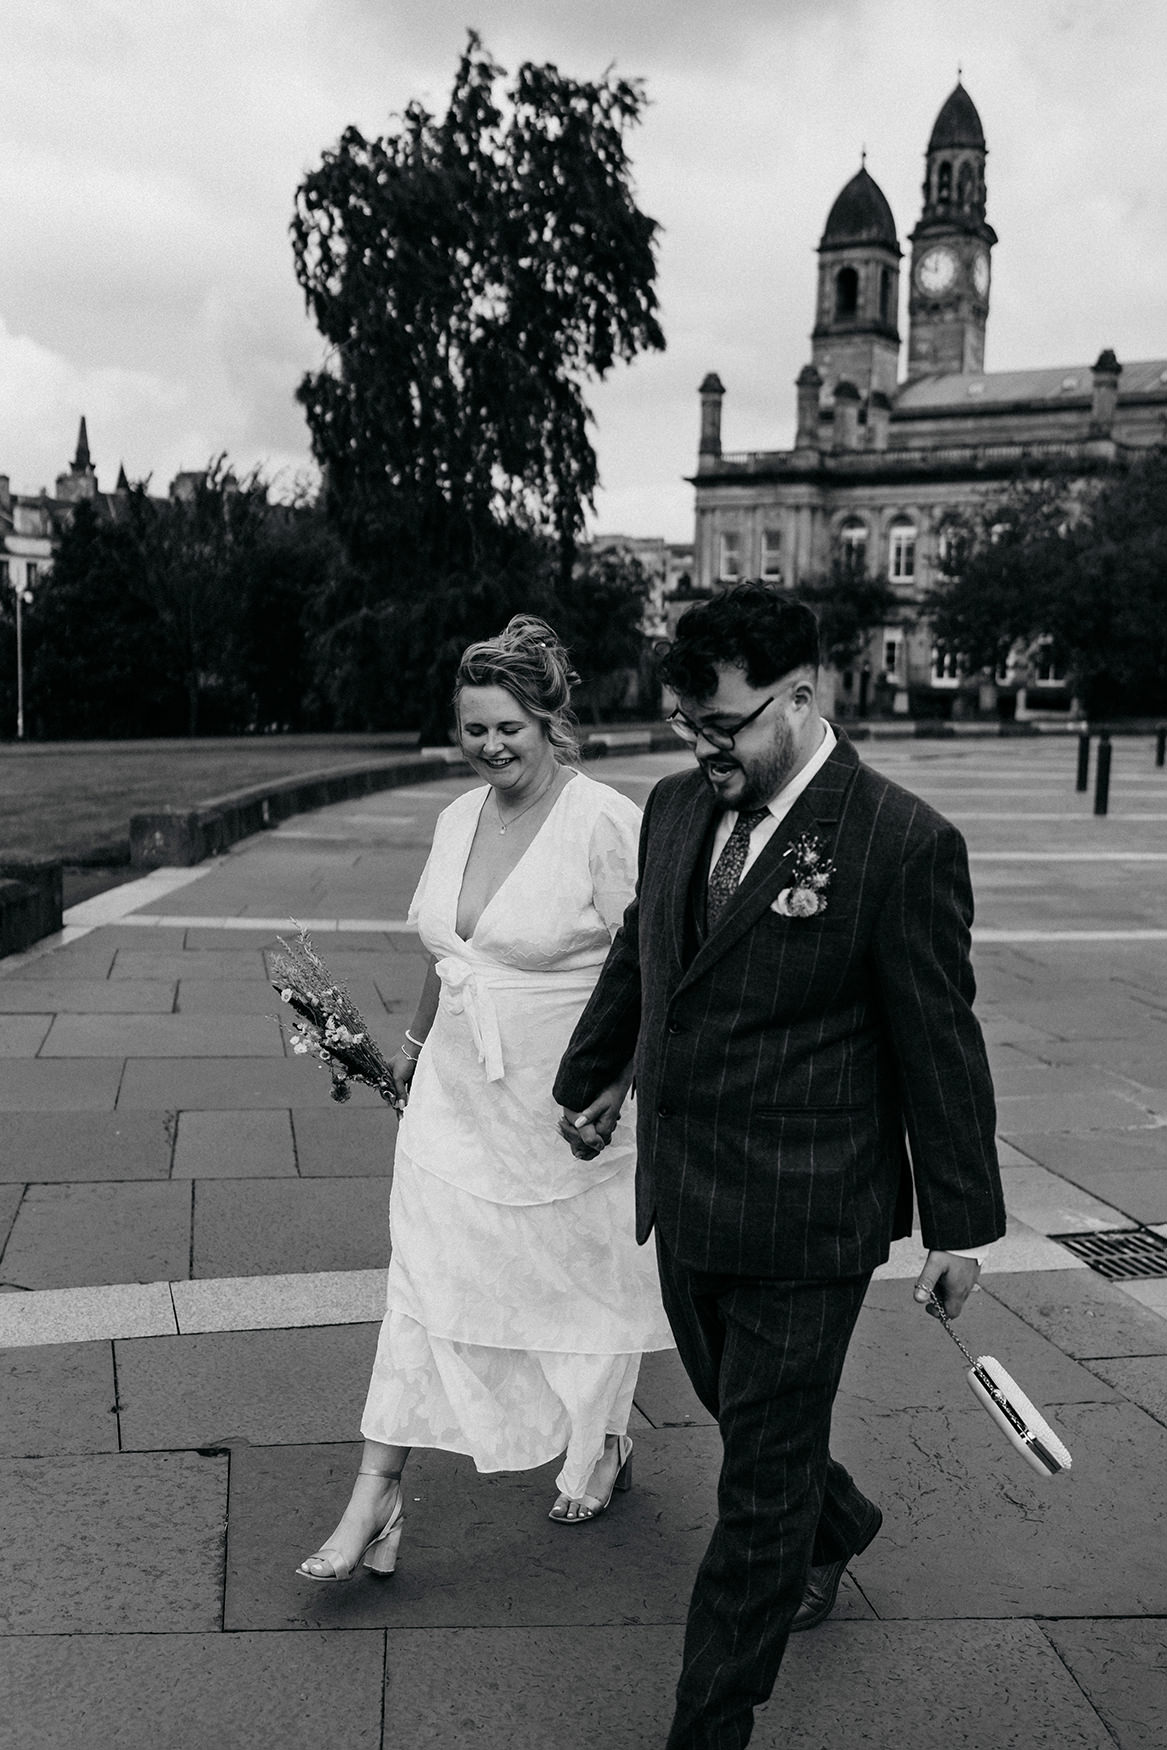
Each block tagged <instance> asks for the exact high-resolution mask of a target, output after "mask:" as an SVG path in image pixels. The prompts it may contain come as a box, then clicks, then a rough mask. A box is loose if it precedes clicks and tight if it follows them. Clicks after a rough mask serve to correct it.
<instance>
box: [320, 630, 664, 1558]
mask: <svg viewBox="0 0 1167 1750" xmlns="http://www.w3.org/2000/svg"><path fill="white" fill-rule="evenodd" d="M574 679H575V676H573V675H572V673H571V670H570V667H569V664H568V660H567V652H566V651H565V650H564V648H563V646H562V645H561V644H560V642H559V640H558V638H557V637H556V635H555V633H554V632H553V631H552V630H551V628H550V627H549V626H547V625H546V624H544V622H543V621H542V620H537V619H534V618H532V617H530V616H527V615H517V616H516V617H515V618H514V619H512V620H511V621H510V623H509V625H508V626H507V627H506V630H505V631H504V632H503V633H501V635H500V636H499V637H497V638H493V639H490V640H488V641H486V642H484V643H479V644H472V645H471V646H470V647H469V648H468V649H467V650H466V651H465V652H464V654H463V656H462V660H461V663H460V665H459V669H458V676H457V681H456V684H455V691H454V705H455V710H456V712H457V720H458V735H459V740H460V742H461V746H462V749H463V752H464V753H465V755H466V758H467V759H468V761H469V762H470V764H471V766H472V767H473V769H474V771H475V772H476V773H477V774H478V775H479V776H480V777H481V778H483V779H485V786H484V787H480V788H478V789H474V790H470V791H468V792H467V793H466V794H465V795H462V796H459V797H458V798H457V799H456V800H455V801H454V802H452V803H451V804H450V806H449V807H448V808H446V809H445V810H444V811H443V813H442V814H441V815H440V817H439V819H438V823H437V827H436V829H435V832H434V840H433V845H432V847H431V850H430V856H429V860H428V862H427V863H426V866H425V869H424V871H423V873H422V877H421V881H420V883H419V885H418V888H417V892H416V894H415V895H414V898H413V904H412V906H411V908H410V914H409V915H410V920H411V921H413V922H416V924H417V927H418V931H419V933H420V935H421V939H422V942H423V944H424V945H425V947H426V948H427V949H428V950H429V952H430V954H431V956H432V957H433V958H432V960H431V964H430V967H429V970H428V972H427V974H426V979H425V984H424V986H423V989H422V993H421V997H420V999H419V1002H418V1005H417V1009H416V1011H415V1013H414V1016H413V1019H412V1021H411V1023H410V1025H409V1027H408V1028H407V1030H406V1034H405V1037H404V1039H403V1040H402V1042H401V1047H400V1050H399V1052H398V1054H397V1056H396V1057H394V1058H393V1060H392V1067H393V1073H394V1076H395V1078H396V1080H397V1083H398V1085H399V1086H400V1087H401V1088H402V1089H407V1090H408V1101H409V1103H408V1108H407V1110H406V1112H405V1115H404V1117H403V1120H402V1124H401V1130H400V1134H399V1136H398V1141H397V1156H396V1162H395V1166H394V1176H393V1189H392V1194H391V1198H390V1205H389V1224H390V1237H391V1242H392V1252H391V1261H390V1265H389V1276H388V1289H387V1301H388V1310H387V1312H386V1314H385V1318H384V1322H383V1324H382V1326H381V1335H380V1339H379V1342H378V1346H377V1356H376V1360H375V1362H374V1364H373V1374H372V1379H371V1381H370V1384H369V1393H368V1399H367V1401H366V1404H365V1412H364V1416H363V1417H362V1420H361V1432H362V1434H363V1435H364V1437H365V1445H364V1452H363V1454H362V1458H361V1465H360V1469H359V1471H358V1473H357V1477H356V1482H355V1485H354V1487H353V1492H352V1496H351V1498H350V1500H349V1503H348V1505H347V1506H346V1508H345V1510H344V1513H343V1515H342V1517H341V1520H340V1523H339V1525H338V1526H337V1527H336V1529H335V1531H333V1532H332V1534H331V1536H330V1537H329V1538H328V1539H327V1540H326V1542H325V1543H324V1545H323V1546H322V1547H321V1549H320V1550H318V1551H317V1553H316V1554H315V1555H312V1556H309V1557H307V1558H306V1560H305V1561H304V1562H302V1563H301V1565H300V1567H299V1568H298V1569H297V1572H298V1573H299V1574H301V1575H302V1576H303V1577H304V1578H305V1579H309V1580H347V1579H349V1578H350V1577H351V1575H352V1573H353V1570H354V1569H355V1568H356V1566H357V1564H358V1563H359V1562H360V1561H361V1560H362V1557H363V1560H364V1565H365V1567H366V1568H369V1569H371V1570H372V1571H374V1572H377V1573H391V1572H392V1571H393V1567H394V1564H395V1562H396V1558H397V1548H398V1545H399V1543H400V1540H401V1528H402V1524H403V1516H402V1507H401V1473H402V1468H403V1466H404V1464H405V1462H406V1459H407V1458H408V1456H409V1452H410V1449H411V1448H412V1447H414V1446H428V1447H436V1448H440V1449H442V1450H444V1451H447V1452H461V1453H466V1454H468V1455H469V1456H470V1457H471V1458H473V1460H474V1462H475V1464H476V1465H477V1467H478V1469H479V1470H480V1471H497V1470H527V1469H532V1468H534V1467H535V1466H537V1465H542V1464H545V1463H547V1462H548V1460H550V1459H552V1458H555V1457H557V1456H558V1455H560V1454H563V1455H564V1456H563V1466H562V1469H561V1470H560V1473H559V1475H558V1477H557V1478H556V1487H557V1488H558V1490H559V1493H558V1496H557V1498H556V1500H555V1503H554V1505H553V1506H552V1508H551V1512H550V1517H551V1518H552V1519H553V1520H554V1521H556V1522H557V1523H558V1524H560V1525H566V1526H578V1525H580V1524H582V1523H584V1522H586V1521H587V1520H590V1519H594V1518H596V1517H597V1516H598V1515H599V1514H601V1513H603V1512H604V1511H605V1509H606V1508H607V1506H608V1504H609V1502H610V1501H611V1499H612V1495H613V1492H614V1490H615V1489H617V1488H621V1487H627V1486H628V1485H629V1482H630V1460H631V1451H632V1442H631V1440H630V1439H629V1438H628V1434H627V1428H628V1418H629V1414H630V1411H631V1408H632V1395H633V1391H634V1390H635V1386H636V1378H637V1372H638V1370H639V1366H640V1357H641V1353H642V1352H643V1351H645V1350H650V1349H665V1348H671V1347H672V1338H671V1336H670V1334H669V1328H668V1324H667V1322H666V1320H665V1315H664V1311H663V1308H662V1306H661V1302H660V1291H659V1287H658V1284H657V1276H656V1264H655V1260H654V1258H653V1255H652V1251H651V1248H649V1249H642V1248H640V1247H638V1246H637V1245H636V1243H635V1239H634V1221H633V1174H634V1165H635V1162H634V1154H633V1140H632V1137H633V1131H632V1126H631V1124H630V1123H629V1122H628V1121H627V1120H625V1119H622V1120H621V1121H620V1123H619V1125H618V1126H617V1128H616V1130H615V1132H614V1134H613V1135H612V1137H611V1140H610V1142H609V1143H608V1144H607V1145H606V1147H605V1148H604V1151H603V1153H602V1154H599V1153H598V1152H597V1155H596V1156H595V1157H593V1158H592V1159H590V1160H576V1159H573V1158H567V1159H566V1160H565V1158H564V1151H563V1145H562V1142H561V1141H560V1139H559V1136H558V1133H557V1128H556V1126H557V1120H558V1117H559V1109H558V1107H557V1106H556V1105H555V1103H554V1101H553V1099H552V1097H551V1087H552V1083H553V1082H554V1079H555V1070H556V1067H557V1065H558V1063H559V1059H560V1057H561V1056H562V1053H563V1051H564V1048H565V1047H566V1044H567V1041H568V1039H569V1037H570V1035H571V1032H572V1029H573V1027H574V1025H575V1022H576V1020H577V1019H578V1017H579V1014H580V1012H581V1010H582V1009H583V1006H584V1003H585V1002H586V1001H587V998H588V996H589V994H590V992H591V990H592V987H593V985H594V984H595V982H596V979H597V977H598V975H599V971H600V967H601V966H602V965H603V962H604V960H605V958H606V956H607V952H608V948H609V946H610V943H611V939H612V937H613V936H614V935H615V933H616V931H617V929H618V928H619V926H620V920H621V918H622V916H623V913H624V909H625V907H626V905H627V904H628V902H629V901H630V900H631V898H632V895H633V889H634V887H635V881H636V853H637V840H638V836H639V827H640V813H639V810H638V809H637V808H636V806H635V804H634V803H632V802H630V801H628V800H627V798H626V797H624V796H621V795H620V794H619V792H617V791H615V790H613V789H611V788H609V786H608V785H606V784H600V783H597V782H596V781H595V780H594V779H592V778H589V777H587V776H586V775H585V774H584V773H583V772H582V771H580V770H579V769H578V767H577V765H576V760H577V758H578V754H577V749H576V744H575V740H574V737H573V735H572V733H571V729H570V726H569V722H570V720H569V718H568V707H569V702H570V686H571V682H572V681H573V680H574ZM631 1077H632V1066H631V1064H630V1065H629V1066H628V1069H627V1075H626V1079H625V1085H626V1086H627V1085H628V1084H630V1082H631Z"/></svg>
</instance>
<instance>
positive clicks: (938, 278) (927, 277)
mask: <svg viewBox="0 0 1167 1750" xmlns="http://www.w3.org/2000/svg"><path fill="white" fill-rule="evenodd" d="M955 278H956V257H955V255H954V254H953V253H952V251H951V249H930V250H929V251H928V253H927V255H922V256H921V257H920V260H919V262H918V264H917V267H916V284H917V285H918V286H919V288H920V290H921V291H922V292H932V293H934V292H946V291H947V290H948V288H949V286H950V285H951V284H952V282H953V280H954V279H955Z"/></svg>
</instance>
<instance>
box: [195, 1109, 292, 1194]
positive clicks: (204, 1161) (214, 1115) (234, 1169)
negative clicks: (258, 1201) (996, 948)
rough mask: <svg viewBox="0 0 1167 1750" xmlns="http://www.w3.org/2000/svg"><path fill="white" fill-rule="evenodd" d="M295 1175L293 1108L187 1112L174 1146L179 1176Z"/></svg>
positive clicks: (241, 1177)
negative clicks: (261, 1110)
mask: <svg viewBox="0 0 1167 1750" xmlns="http://www.w3.org/2000/svg"><path fill="white" fill-rule="evenodd" d="M279 1175H285V1176H289V1175H290V1176H291V1177H292V1178H295V1176H296V1154H295V1149H294V1147H293V1144H292V1124H291V1113H290V1112H287V1111H279V1112H184V1113H182V1115H181V1117H180V1118H179V1121H178V1137H177V1140H176V1142H175V1145H174V1167H173V1176H174V1177H175V1178H176V1179H247V1178H272V1177H275V1176H279Z"/></svg>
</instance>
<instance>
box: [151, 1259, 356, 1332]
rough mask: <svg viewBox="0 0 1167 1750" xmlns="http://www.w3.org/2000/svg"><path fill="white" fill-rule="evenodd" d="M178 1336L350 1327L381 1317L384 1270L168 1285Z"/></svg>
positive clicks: (220, 1278)
mask: <svg viewBox="0 0 1167 1750" xmlns="http://www.w3.org/2000/svg"><path fill="white" fill-rule="evenodd" d="M170 1292H171V1296H172V1298H173V1300H174V1310H175V1314H176V1317H177V1319H178V1328H179V1330H180V1331H181V1332H182V1333H183V1334H184V1335H186V1334H188V1333H191V1332H197V1331H272V1330H278V1331H287V1330H296V1329H300V1328H302V1327H304V1326H307V1325H354V1324H367V1323H368V1322H369V1321H370V1320H376V1322H377V1323H378V1324H380V1322H381V1319H382V1318H383V1317H384V1313H385V1270H384V1268H383V1267H382V1268H378V1269H376V1270H316V1271H297V1272H296V1274H295V1275H291V1276H282V1275H270V1276H213V1277H211V1278H210V1279H209V1280H207V1281H194V1282H172V1283H171V1284H170Z"/></svg>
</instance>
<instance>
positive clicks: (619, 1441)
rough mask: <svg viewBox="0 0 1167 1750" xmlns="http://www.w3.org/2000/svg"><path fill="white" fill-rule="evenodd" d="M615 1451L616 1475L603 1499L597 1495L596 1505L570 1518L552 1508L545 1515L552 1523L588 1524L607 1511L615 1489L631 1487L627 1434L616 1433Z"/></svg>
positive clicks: (629, 1452)
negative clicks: (616, 1461) (616, 1459)
mask: <svg viewBox="0 0 1167 1750" xmlns="http://www.w3.org/2000/svg"><path fill="white" fill-rule="evenodd" d="M616 1453H617V1457H618V1460H619V1463H618V1465H617V1469H616V1475H615V1476H614V1477H613V1478H612V1486H611V1488H610V1489H609V1490H608V1493H607V1494H606V1495H605V1496H604V1499H603V1500H602V1501H600V1500H599V1499H598V1497H597V1504H596V1506H594V1507H588V1508H585V1509H584V1511H583V1512H582V1513H577V1514H575V1515H574V1517H572V1518H570V1519H569V1518H567V1517H566V1515H565V1514H563V1513H556V1512H555V1511H554V1509H553V1510H552V1511H551V1512H550V1513H549V1514H548V1515H547V1517H548V1519H550V1520H551V1522H552V1524H554V1525H590V1523H591V1521H592V1520H593V1519H598V1518H599V1517H600V1514H601V1513H606V1512H607V1511H608V1508H609V1507H610V1506H611V1504H612V1496H613V1495H614V1494H615V1493H616V1490H617V1489H619V1491H620V1493H621V1494H622V1495H626V1494H627V1493H628V1490H629V1489H630V1488H631V1487H632V1441H631V1440H630V1439H629V1437H628V1435H627V1434H617V1436H616Z"/></svg>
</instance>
